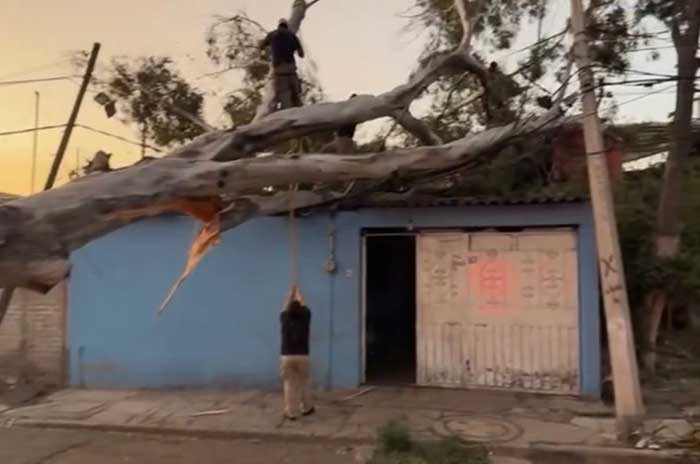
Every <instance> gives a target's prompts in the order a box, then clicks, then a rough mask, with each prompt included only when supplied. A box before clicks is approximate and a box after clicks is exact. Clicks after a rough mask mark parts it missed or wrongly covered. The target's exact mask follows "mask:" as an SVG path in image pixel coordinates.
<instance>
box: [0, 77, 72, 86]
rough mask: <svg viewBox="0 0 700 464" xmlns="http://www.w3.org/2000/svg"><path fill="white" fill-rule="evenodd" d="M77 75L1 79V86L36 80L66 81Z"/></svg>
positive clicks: (29, 82)
mask: <svg viewBox="0 0 700 464" xmlns="http://www.w3.org/2000/svg"><path fill="white" fill-rule="evenodd" d="M73 77H75V76H56V77H44V78H39V79H23V80H19V81H0V86H3V87H4V86H8V85H19V84H32V83H35V82H51V81H64V80H70V79H71V78H73Z"/></svg>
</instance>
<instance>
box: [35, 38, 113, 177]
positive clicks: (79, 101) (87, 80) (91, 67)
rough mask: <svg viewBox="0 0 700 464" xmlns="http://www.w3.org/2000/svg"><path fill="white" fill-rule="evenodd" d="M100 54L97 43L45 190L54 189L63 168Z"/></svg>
mask: <svg viewBox="0 0 700 464" xmlns="http://www.w3.org/2000/svg"><path fill="white" fill-rule="evenodd" d="M99 52H100V44H99V43H95V44H93V46H92V52H91V53H90V59H89V60H88V65H87V69H86V70H85V75H84V76H83V82H82V84H81V85H80V90H78V96H77V97H76V99H75V104H74V105H73V111H71V114H70V117H69V118H68V124H67V125H66V130H65V131H63V137H61V143H60V145H59V146H58V151H57V152H56V157H55V158H54V159H53V164H52V165H51V172H49V177H48V178H47V179H46V185H45V186H44V190H48V189H50V188H51V187H53V184H54V182H56V176H57V175H58V168H59V167H60V166H61V161H62V160H63V155H65V153H66V148H68V141H69V140H70V136H71V133H72V132H73V127H75V121H76V120H77V119H78V112H80V105H82V103H83V97H84V96H85V92H86V91H87V87H88V84H89V83H90V78H91V77H92V72H93V71H94V70H95V62H96V61H97V54H98V53H99Z"/></svg>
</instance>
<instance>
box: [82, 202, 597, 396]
mask: <svg viewBox="0 0 700 464" xmlns="http://www.w3.org/2000/svg"><path fill="white" fill-rule="evenodd" d="M409 221H411V222H412V224H413V225H414V227H416V228H421V227H485V226H547V225H573V226H577V227H578V233H579V252H580V256H581V260H580V263H579V270H580V284H581V292H580V295H581V305H582V308H583V311H582V321H581V326H582V330H583V331H584V334H583V336H582V347H581V352H582V356H583V358H582V364H583V365H582V374H583V389H584V393H585V394H587V395H596V394H597V392H598V389H599V378H600V372H599V360H600V351H599V330H598V329H599V321H598V287H597V280H596V279H597V277H596V275H597V274H596V272H597V271H596V260H595V253H594V250H595V248H594V242H593V235H592V225H591V216H590V211H589V209H588V207H587V206H586V205H583V204H569V205H541V206H500V207H464V208H422V209H372V210H359V211H356V212H342V213H338V214H337V215H335V216H327V215H317V216H313V217H310V218H307V219H303V220H301V222H300V226H299V234H300V256H301V258H300V261H301V266H302V269H301V276H300V277H301V285H302V289H303V292H304V297H305V298H306V300H307V302H308V303H309V306H310V307H311V309H312V311H313V322H312V334H311V345H312V348H311V349H312V358H313V375H314V380H315V382H316V383H317V385H321V386H327V387H351V386H356V385H357V384H359V383H360V381H361V377H362V376H361V373H362V362H361V353H362V347H361V319H362V315H361V314H362V312H361V304H360V300H361V278H360V277H361V251H362V246H361V244H362V230H363V229H365V228H379V227H406V226H407V225H408V224H409ZM333 228H334V229H335V230H336V231H337V236H336V240H335V243H336V250H335V251H336V259H337V262H338V266H339V270H338V272H337V273H336V274H332V275H331V274H328V273H327V272H326V270H325V263H326V260H327V258H328V255H329V241H328V232H329V230H331V229H333ZM194 231H195V226H194V224H193V223H192V221H190V220H188V219H184V218H173V217H167V218H160V219H156V220H150V221H145V222H141V223H138V224H134V225H132V226H130V227H127V228H124V229H122V230H120V231H117V232H115V233H113V234H110V235H108V236H106V237H104V238H102V239H100V240H98V241H95V242H93V243H91V244H90V245H88V246H87V247H85V248H83V249H81V250H79V251H77V252H76V253H74V254H73V256H72V261H73V263H74V269H73V273H72V278H71V290H70V295H71V310H70V319H69V320H70V334H71V336H70V382H71V384H73V385H85V386H93V387H163V386H178V385H187V386H224V385H236V386H243V387H246V386H249V387H276V386H277V384H278V380H277V379H278V352H279V351H278V350H279V334H278V331H279V324H278V315H279V311H280V307H281V304H282V301H283V299H284V297H285V294H286V292H287V289H288V284H289V282H288V279H289V257H288V250H289V244H288V241H287V240H288V230H287V221H286V219H285V218H262V219H257V220H255V221H251V222H249V223H246V224H244V225H242V226H240V227H238V228H236V229H234V230H232V231H229V232H228V233H226V234H225V236H224V237H223V240H222V243H221V244H220V245H219V246H218V248H217V249H216V250H214V251H213V252H212V253H211V254H210V255H208V256H207V257H206V258H205V259H204V260H203V262H202V263H201V264H200V266H199V268H198V269H197V270H196V271H195V272H194V274H193V275H192V276H191V277H190V279H189V280H188V281H187V282H186V283H185V284H184V285H183V287H182V288H181V290H180V291H179V292H178V294H177V295H176V297H175V299H174V300H173V302H172V303H171V306H170V308H169V309H168V311H167V312H166V313H165V314H164V315H163V316H161V317H157V316H156V310H157V308H158V305H159V303H160V301H161V299H162V298H163V297H164V296H165V294H166V293H167V291H168V289H169V287H170V285H172V283H173V282H174V281H175V279H176V277H177V275H178V274H179V273H180V271H181V270H182V267H183V265H184V262H185V256H186V250H187V247H188V245H189V242H190V240H191V238H192V236H193V234H194Z"/></svg>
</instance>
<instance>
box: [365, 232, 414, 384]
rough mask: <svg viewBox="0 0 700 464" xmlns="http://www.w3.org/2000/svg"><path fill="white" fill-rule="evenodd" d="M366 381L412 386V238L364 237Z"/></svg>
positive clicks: (402, 236)
mask: <svg viewBox="0 0 700 464" xmlns="http://www.w3.org/2000/svg"><path fill="white" fill-rule="evenodd" d="M365 246H366V263H365V266H366V267H365V270H366V273H365V279H366V281H365V285H366V286H365V292H366V293H365V298H366V300H365V304H366V314H365V334H366V336H365V342H366V347H365V348H366V358H365V369H366V370H365V380H366V381H367V382H368V383H374V384H394V385H395V384H414V383H415V382H416V239H415V237H414V236H413V235H408V234H405V235H367V236H366V237H365Z"/></svg>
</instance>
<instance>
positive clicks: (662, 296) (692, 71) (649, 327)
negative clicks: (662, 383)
mask: <svg viewBox="0 0 700 464" xmlns="http://www.w3.org/2000/svg"><path fill="white" fill-rule="evenodd" d="M681 8H683V9H684V10H685V11H683V15H684V16H685V19H686V20H687V27H681V26H680V24H679V21H681V19H678V18H676V19H674V22H673V24H672V25H671V29H672V30H671V33H672V37H673V42H674V45H675V47H676V53H677V56H678V82H677V84H676V111H675V114H674V119H673V127H672V129H671V133H672V145H671V150H670V152H669V154H668V158H667V159H666V166H665V170H664V178H663V183H662V185H661V193H660V198H659V205H658V209H657V216H656V233H655V240H654V242H655V254H656V258H657V259H661V260H663V259H668V258H673V257H675V256H677V255H678V253H679V252H680V242H681V231H682V217H681V213H682V210H683V203H684V202H683V184H684V181H685V174H686V171H687V164H688V156H689V154H690V151H691V149H692V147H693V134H692V118H693V98H694V95H695V75H696V73H697V70H698V64H697V58H696V53H697V50H698V39H699V38H700V37H699V33H700V2H689V3H688V4H683V6H681ZM670 297H671V295H668V292H667V291H666V289H663V288H659V289H653V290H652V292H651V295H650V296H648V298H647V299H646V301H648V302H649V304H648V305H647V308H646V311H645V316H646V317H645V319H646V320H645V321H644V323H643V327H644V343H643V351H644V353H643V360H644V361H643V362H644V367H645V369H646V371H647V372H648V373H649V374H650V375H654V374H655V373H656V345H657V338H658V333H659V325H660V324H661V320H662V317H663V312H664V310H665V308H666V307H667V305H668V304H669V302H670Z"/></svg>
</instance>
